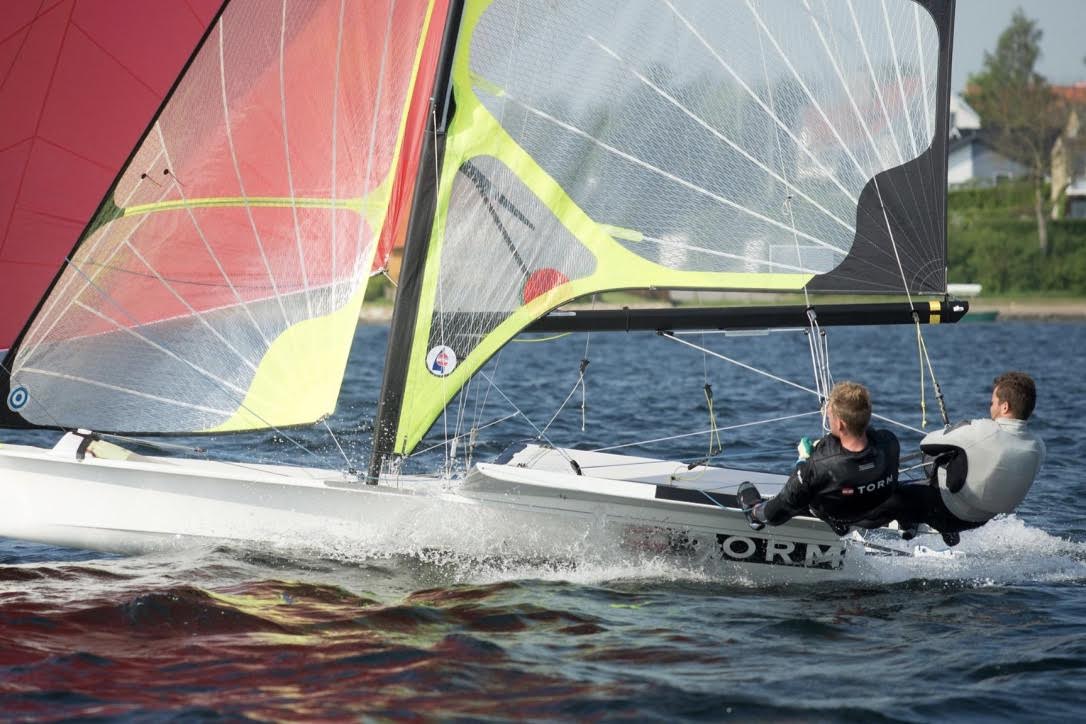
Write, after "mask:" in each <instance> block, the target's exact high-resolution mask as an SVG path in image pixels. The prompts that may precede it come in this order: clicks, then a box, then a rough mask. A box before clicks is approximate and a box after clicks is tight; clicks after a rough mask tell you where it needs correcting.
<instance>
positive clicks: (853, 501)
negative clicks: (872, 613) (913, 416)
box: [738, 382, 900, 535]
mask: <svg viewBox="0 0 1086 724" xmlns="http://www.w3.org/2000/svg"><path fill="white" fill-rule="evenodd" d="M826 418H827V421H828V423H829V429H830V432H829V434H828V435H826V436H824V437H823V438H822V439H820V440H819V441H818V442H816V443H815V444H814V447H813V449H812V450H811V453H810V456H809V457H807V458H806V459H802V452H801V460H800V462H799V463H798V464H797V465H796V469H795V470H794V471H793V472H792V475H791V476H789V478H788V482H787V483H785V485H784V488H783V489H781V492H780V493H778V494H777V495H776V496H775V497H773V498H771V499H769V500H768V501H762V500H761V496H759V495H758V493H757V490H756V489H755V488H754V486H752V485H751V484H750V483H744V484H743V485H741V486H740V490H739V491H738V498H739V502H740V506H741V507H742V508H744V510H745V511H746V512H747V515H748V519H749V520H750V523H751V527H753V528H754V529H755V530H759V529H761V528H762V527H764V526H765V524H766V523H768V524H769V525H781V524H782V523H785V522H787V521H788V520H791V518H792V517H793V516H796V515H814V516H816V517H818V518H821V519H822V520H824V521H826V522H827V523H828V524H829V525H830V526H831V527H832V528H833V529H834V531H835V532H836V533H837V534H838V535H844V534H845V533H847V532H848V529H849V527H850V526H851V525H852V524H853V522H854V521H857V520H863V519H864V518H865V517H867V516H868V515H869V513H870V511H871V510H872V509H874V508H877V507H878V506H880V505H882V504H884V503H885V502H886V501H887V500H889V499H890V496H891V494H892V493H893V492H894V488H895V486H896V484H897V472H898V457H899V451H900V448H899V445H898V441H897V438H896V437H895V436H894V434H893V433H891V432H889V431H887V430H874V429H871V428H869V427H868V424H869V423H870V422H871V398H870V396H869V395H868V392H867V388H865V387H864V386H863V385H860V384H857V383H855V382H840V383H838V384H836V385H834V387H833V389H832V390H831V391H830V395H829V398H828V399H827V401H826Z"/></svg>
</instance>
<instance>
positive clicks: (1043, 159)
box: [965, 8, 1064, 254]
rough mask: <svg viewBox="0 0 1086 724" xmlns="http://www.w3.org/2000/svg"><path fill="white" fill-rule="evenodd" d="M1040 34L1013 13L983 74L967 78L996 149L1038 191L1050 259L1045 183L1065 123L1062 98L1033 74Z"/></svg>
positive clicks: (1040, 234)
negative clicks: (1023, 170) (1020, 168)
mask: <svg viewBox="0 0 1086 724" xmlns="http://www.w3.org/2000/svg"><path fill="white" fill-rule="evenodd" d="M1041 35H1042V31H1041V30H1040V29H1039V28H1038V27H1037V25H1036V23H1035V22H1034V21H1033V20H1030V19H1029V18H1027V17H1026V16H1025V14H1024V13H1023V12H1022V9H1021V8H1019V9H1017V10H1015V12H1014V15H1013V16H1012V17H1011V24H1010V25H1009V26H1007V28H1006V30H1004V31H1003V33H1002V34H1000V36H999V40H998V42H997V44H996V49H995V52H994V53H985V54H984V68H983V70H982V71H981V72H980V73H977V74H974V75H971V76H969V81H968V84H967V86H966V92H965V100H966V102H967V103H969V105H971V106H972V107H973V108H974V109H975V110H976V111H977V113H978V114H979V115H980V118H981V125H982V126H984V127H985V128H988V129H990V130H991V131H992V132H993V141H992V142H993V144H994V146H995V149H996V150H997V151H998V152H999V153H1001V154H1003V155H1004V156H1006V157H1007V158H1010V159H1013V160H1014V161H1017V162H1018V163H1020V164H1022V165H1023V166H1025V167H1026V170H1027V174H1028V176H1029V178H1030V180H1031V181H1032V183H1033V189H1034V212H1035V215H1036V217H1037V239H1038V241H1039V243H1040V247H1041V252H1042V253H1045V254H1047V253H1048V224H1047V219H1046V217H1045V213H1044V194H1043V186H1044V178H1045V173H1046V172H1047V171H1048V163H1049V158H1050V156H1049V153H1050V151H1051V150H1052V144H1053V142H1054V141H1055V139H1056V135H1057V134H1058V132H1059V129H1060V127H1061V126H1062V124H1063V120H1064V119H1063V117H1062V115H1061V112H1060V107H1061V104H1060V103H1059V100H1058V98H1057V97H1056V96H1055V94H1053V93H1052V89H1051V88H1050V87H1049V85H1048V82H1047V81H1046V80H1045V78H1044V76H1042V75H1041V74H1039V73H1037V72H1036V71H1035V70H1034V66H1035V65H1036V63H1037V59H1038V58H1039V57H1040V56H1041Z"/></svg>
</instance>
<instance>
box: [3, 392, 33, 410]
mask: <svg viewBox="0 0 1086 724" xmlns="http://www.w3.org/2000/svg"><path fill="white" fill-rule="evenodd" d="M29 399H30V393H29V392H28V391H27V389H26V388H25V387H23V386H22V385H20V386H19V387H16V388H15V389H14V390H12V391H11V393H10V394H9V395H8V409H9V410H11V411H12V412H18V411H19V410H21V409H23V406H25V405H26V403H27V401H28V400H29Z"/></svg>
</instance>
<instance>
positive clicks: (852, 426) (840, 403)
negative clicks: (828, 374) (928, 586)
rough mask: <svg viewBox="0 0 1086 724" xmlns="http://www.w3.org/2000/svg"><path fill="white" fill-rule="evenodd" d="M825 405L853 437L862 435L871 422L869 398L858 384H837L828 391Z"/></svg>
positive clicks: (864, 388)
mask: <svg viewBox="0 0 1086 724" xmlns="http://www.w3.org/2000/svg"><path fill="white" fill-rule="evenodd" d="M826 404H827V405H828V406H829V409H830V410H831V411H832V412H833V416H834V417H836V418H837V419H838V420H840V421H841V422H842V423H844V425H845V429H846V430H848V431H849V432H850V433H852V434H853V435H862V434H863V433H864V432H865V431H866V430H867V426H868V424H869V423H870V422H871V396H870V395H869V394H868V393H867V388H866V387H864V386H863V385H861V384H860V383H858V382H838V383H837V384H836V385H834V386H833V389H832V390H830V396H829V399H827V400H826Z"/></svg>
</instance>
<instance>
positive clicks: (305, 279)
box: [279, 0, 336, 317]
mask: <svg viewBox="0 0 1086 724" xmlns="http://www.w3.org/2000/svg"><path fill="white" fill-rule="evenodd" d="M286 34H287V0H283V3H282V13H281V14H280V23H279V110H280V113H281V114H282V117H283V159H284V161H285V162H286V166H287V188H288V189H289V190H290V202H291V203H290V213H291V216H292V218H293V220H294V245H295V247H296V248H297V249H298V262H299V265H300V266H301V272H302V287H303V288H304V289H305V307H306V311H307V313H308V315H309V316H310V317H312V316H313V300H312V298H311V297H310V294H309V272H308V270H307V269H306V265H305V252H304V251H303V250H302V230H301V228H300V226H299V225H298V205H297V203H295V200H294V170H293V168H291V163H290V130H289V124H288V123H287V89H286V68H285V65H286V47H285V46H286ZM335 196H336V191H335V187H333V188H332V198H335ZM335 213H336V212H335V211H333V212H332V217H333V219H334V218H335ZM334 280H335V277H333V281H334Z"/></svg>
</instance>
